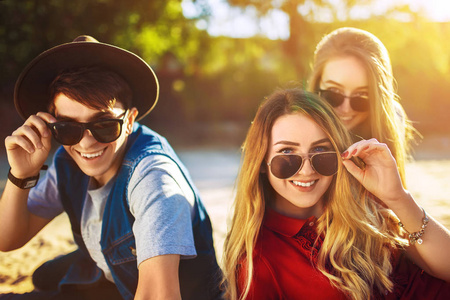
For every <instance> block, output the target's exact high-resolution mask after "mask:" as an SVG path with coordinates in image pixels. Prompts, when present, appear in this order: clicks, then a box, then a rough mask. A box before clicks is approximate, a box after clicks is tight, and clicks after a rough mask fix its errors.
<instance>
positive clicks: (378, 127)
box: [308, 27, 417, 185]
mask: <svg viewBox="0 0 450 300" xmlns="http://www.w3.org/2000/svg"><path fill="white" fill-rule="evenodd" d="M346 56H353V57H355V58H357V59H358V60H359V61H360V62H362V63H363V65H364V66H365V68H366V71H367V76H368V80H369V99H370V116H369V118H368V120H367V121H366V122H363V123H364V124H360V126H359V127H358V128H355V130H353V132H354V133H358V129H361V127H363V126H368V127H369V131H370V133H369V136H362V138H365V139H369V138H376V139H377V140H378V141H380V142H382V143H385V144H387V145H388V147H389V149H390V150H391V152H392V154H393V156H394V158H395V159H396V161H397V166H398V168H399V173H400V177H401V178H402V182H403V184H404V185H405V183H406V182H405V163H406V161H407V160H408V159H409V155H410V151H411V147H410V144H411V141H412V140H413V138H414V135H415V133H417V131H416V130H415V129H414V128H413V126H412V124H411V121H409V119H408V117H407V115H406V113H405V111H404V109H403V107H402V106H401V104H400V102H399V97H398V95H397V94H396V92H395V90H396V86H395V79H394V77H393V73H392V66H391V61H390V58H389V53H388V51H387V49H386V47H385V46H384V45H383V43H382V42H381V41H380V40H379V39H378V38H377V37H376V36H375V35H373V34H371V33H370V32H367V31H364V30H361V29H357V28H351V27H343V28H339V29H336V30H334V31H332V32H331V33H329V34H327V35H326V36H325V37H323V38H322V40H321V41H320V42H319V43H318V44H317V47H316V50H315V53H314V62H313V70H312V74H311V76H310V78H309V81H308V90H310V91H312V92H316V91H317V90H318V89H319V87H320V82H321V79H322V73H323V70H324V68H325V65H326V64H327V62H328V61H329V60H330V59H333V58H336V57H346Z"/></svg>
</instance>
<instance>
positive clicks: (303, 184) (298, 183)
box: [292, 180, 317, 187]
mask: <svg viewBox="0 0 450 300" xmlns="http://www.w3.org/2000/svg"><path fill="white" fill-rule="evenodd" d="M316 181H317V180H313V181H310V182H300V181H292V183H293V184H295V185H296V186H301V187H309V186H312V185H313V184H314V183H316Z"/></svg>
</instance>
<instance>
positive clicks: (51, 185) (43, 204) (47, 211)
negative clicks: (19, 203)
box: [27, 164, 64, 220]
mask: <svg viewBox="0 0 450 300" xmlns="http://www.w3.org/2000/svg"><path fill="white" fill-rule="evenodd" d="M27 205H28V211H30V212H31V213H32V214H34V215H37V216H39V217H42V218H45V219H50V220H51V219H53V218H54V217H56V216H58V215H59V214H61V213H62V212H63V211H64V208H63V206H62V203H61V199H60V198H59V193H58V186H57V183H56V168H55V165H54V164H51V165H50V167H49V168H48V170H47V171H46V172H45V173H44V175H43V176H42V177H41V178H40V179H39V182H38V184H37V185H36V186H35V187H34V188H32V189H31V190H30V193H29V194H28V202H27Z"/></svg>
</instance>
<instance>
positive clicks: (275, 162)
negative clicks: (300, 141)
mask: <svg viewBox="0 0 450 300" xmlns="http://www.w3.org/2000/svg"><path fill="white" fill-rule="evenodd" d="M308 159H309V161H310V163H311V166H312V168H313V169H314V170H315V171H316V172H317V173H319V174H320V175H323V176H331V175H334V174H335V173H336V172H337V169H338V158H337V154H336V152H319V153H314V154H309V155H308V156H307V157H304V156H301V155H298V154H280V155H276V156H274V157H273V158H272V160H271V161H270V163H268V164H267V165H268V166H269V167H270V171H271V172H272V174H273V175H274V176H275V177H277V178H280V179H287V178H290V177H292V176H294V175H295V174H297V173H298V172H299V171H300V170H301V169H302V167H303V165H304V163H305V160H308Z"/></svg>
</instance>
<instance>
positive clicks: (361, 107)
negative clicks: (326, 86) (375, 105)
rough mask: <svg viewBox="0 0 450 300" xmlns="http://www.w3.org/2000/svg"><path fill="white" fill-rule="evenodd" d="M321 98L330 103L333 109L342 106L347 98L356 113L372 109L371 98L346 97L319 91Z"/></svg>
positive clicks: (331, 92) (327, 91) (328, 91)
mask: <svg viewBox="0 0 450 300" xmlns="http://www.w3.org/2000/svg"><path fill="white" fill-rule="evenodd" d="M318 94H319V96H321V97H323V98H324V99H325V100H327V101H328V103H330V104H331V106H333V107H338V106H340V105H342V103H343V102H344V100H345V98H349V99H350V106H351V107H352V109H353V110H355V111H360V112H363V111H368V110H369V108H370V103H369V98H367V96H349V97H347V96H345V95H342V94H341V93H337V92H333V91H330V90H319V91H318Z"/></svg>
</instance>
